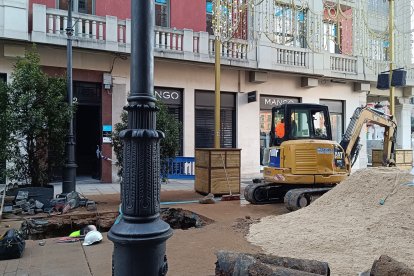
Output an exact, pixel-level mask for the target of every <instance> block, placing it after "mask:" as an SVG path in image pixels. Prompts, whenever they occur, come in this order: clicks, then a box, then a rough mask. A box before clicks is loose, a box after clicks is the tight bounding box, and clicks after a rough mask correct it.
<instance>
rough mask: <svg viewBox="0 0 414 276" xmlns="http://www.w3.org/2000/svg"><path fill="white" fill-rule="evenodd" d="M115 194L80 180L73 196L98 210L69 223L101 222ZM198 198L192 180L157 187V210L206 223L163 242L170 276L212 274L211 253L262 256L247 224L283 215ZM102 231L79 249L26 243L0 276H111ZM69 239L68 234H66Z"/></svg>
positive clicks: (4, 226) (53, 242)
mask: <svg viewBox="0 0 414 276" xmlns="http://www.w3.org/2000/svg"><path fill="white" fill-rule="evenodd" d="M249 182H251V179H250V178H244V179H243V180H242V183H241V187H242V189H243V187H245V186H246V185H247V183H249ZM54 187H55V194H59V193H60V191H61V190H60V189H61V184H60V183H55V184H54ZM119 189H120V184H119V183H109V184H101V183H94V181H93V180H81V181H79V182H78V184H77V191H78V192H79V193H81V194H83V195H84V196H86V197H88V199H92V200H94V201H95V202H96V203H97V210H96V211H94V212H90V211H85V210H77V209H75V210H73V212H70V213H68V214H66V215H67V216H69V217H71V219H72V220H73V221H75V220H76V218H77V217H81V216H82V215H85V214H89V215H92V216H95V217H99V216H100V215H101V216H104V215H105V214H107V213H109V212H111V213H114V214H115V215H116V213H117V210H118V206H119V203H120V200H119V198H120V194H119ZM202 197H203V196H202V195H200V194H198V193H195V192H194V181H193V180H169V182H168V184H162V185H161V208H168V207H170V208H182V209H185V210H188V211H191V212H194V213H195V214H197V215H199V216H202V217H203V218H205V220H206V221H207V223H206V225H205V226H203V227H201V228H194V227H193V228H189V229H187V230H181V229H175V230H174V235H173V237H172V238H170V239H169V240H168V241H167V257H168V264H169V273H168V275H214V269H215V262H216V260H217V258H216V256H215V253H216V252H217V251H218V250H223V249H226V250H234V251H238V252H251V253H257V252H260V249H259V248H258V247H255V246H253V245H251V244H249V243H248V242H247V241H246V239H245V238H244V234H246V229H248V226H249V222H250V221H256V220H259V219H260V218H261V217H263V216H267V215H271V214H282V213H285V212H286V210H285V208H284V206H283V205H281V204H279V205H263V206H257V205H256V206H254V205H250V204H249V203H248V202H246V201H245V200H243V197H242V199H241V200H236V201H220V198H216V203H215V204H199V203H198V200H199V199H200V198H202ZM79 209H80V208H79ZM61 216H65V215H61ZM58 217H59V215H58ZM246 218H248V219H246ZM24 219H27V217H26V218H23V219H19V218H14V219H3V220H2V222H1V223H0V231H2V232H5V231H7V230H8V229H10V228H16V229H19V227H20V225H21V223H22V221H23V220H24ZM44 219H46V220H48V219H51V218H47V217H45V218H44ZM52 220H53V218H52ZM75 230H77V229H75V228H74V229H73V231H75ZM98 230H99V229H98ZM102 232H103V241H102V242H101V243H98V244H95V245H92V246H83V245H82V242H81V241H77V242H73V243H58V240H59V237H53V238H42V239H37V240H27V241H26V249H25V251H24V254H23V256H22V258H20V259H15V260H7V261H0V274H2V275H111V273H112V267H111V260H112V251H113V243H112V242H111V241H109V240H108V239H107V236H106V232H104V231H102ZM50 234H52V233H50ZM69 234H70V232H67V234H66V235H69ZM51 236H53V235H51Z"/></svg>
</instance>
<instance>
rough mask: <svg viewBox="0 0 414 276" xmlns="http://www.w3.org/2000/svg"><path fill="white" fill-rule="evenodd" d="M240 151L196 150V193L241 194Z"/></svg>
mask: <svg viewBox="0 0 414 276" xmlns="http://www.w3.org/2000/svg"><path fill="white" fill-rule="evenodd" d="M240 152H241V150H240V149H196V151H195V183H194V188H195V190H196V192H198V193H201V194H208V193H212V194H214V195H225V194H230V191H231V193H232V194H239V193H240V164H241V162H240Z"/></svg>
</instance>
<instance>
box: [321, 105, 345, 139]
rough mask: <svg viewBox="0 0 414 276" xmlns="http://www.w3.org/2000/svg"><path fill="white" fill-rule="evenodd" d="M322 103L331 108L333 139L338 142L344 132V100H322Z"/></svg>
mask: <svg viewBox="0 0 414 276" xmlns="http://www.w3.org/2000/svg"><path fill="white" fill-rule="evenodd" d="M320 104H323V105H326V106H328V108H329V114H330V119H331V129H332V139H333V140H334V141H337V142H338V143H339V142H340V141H341V140H342V135H343V133H344V102H343V101H336V100H320Z"/></svg>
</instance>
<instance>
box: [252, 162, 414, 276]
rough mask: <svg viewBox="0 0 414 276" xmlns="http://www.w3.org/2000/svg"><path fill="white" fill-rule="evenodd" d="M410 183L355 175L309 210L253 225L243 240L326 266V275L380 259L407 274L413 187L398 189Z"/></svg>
mask: <svg viewBox="0 0 414 276" xmlns="http://www.w3.org/2000/svg"><path fill="white" fill-rule="evenodd" d="M413 178H414V176H413V175H410V174H409V173H408V172H407V171H401V170H399V169H397V168H370V169H364V170H360V171H357V172H355V173H354V174H353V175H351V176H350V177H349V178H347V179H346V180H345V181H343V182H342V183H341V184H339V185H338V186H337V187H335V188H334V189H332V190H331V191H330V192H328V193H326V194H325V195H323V196H322V197H320V198H319V199H317V200H316V201H315V202H314V203H312V204H311V205H310V206H308V207H306V208H304V209H301V210H298V211H296V212H293V213H289V214H286V215H283V216H277V217H276V216H269V217H265V218H263V219H262V220H261V222H260V223H257V224H253V225H252V226H251V228H250V233H249V235H248V240H249V241H250V242H252V243H253V244H255V245H257V246H260V247H261V248H262V249H263V250H264V251H265V253H268V254H274V255H278V256H285V257H294V258H305V259H314V260H319V261H326V262H328V263H329V265H330V266H331V269H332V275H356V274H357V273H358V272H362V271H364V270H366V269H369V268H370V267H371V266H372V263H373V262H374V260H375V259H378V258H379V256H380V255H382V254H385V255H389V256H390V257H392V258H394V259H396V260H397V261H400V262H403V263H406V264H407V265H408V266H409V267H411V268H413V267H414V240H413V239H412V237H413V234H414V225H413V219H414V187H412V186H409V185H404V184H407V183H408V182H411V181H412V179H413ZM380 203H383V205H381V204H380Z"/></svg>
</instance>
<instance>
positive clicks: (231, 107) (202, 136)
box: [195, 91, 236, 148]
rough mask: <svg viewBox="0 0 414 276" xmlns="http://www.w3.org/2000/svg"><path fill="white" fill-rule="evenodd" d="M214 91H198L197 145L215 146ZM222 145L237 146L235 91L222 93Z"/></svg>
mask: <svg viewBox="0 0 414 276" xmlns="http://www.w3.org/2000/svg"><path fill="white" fill-rule="evenodd" d="M214 103H215V100H214V93H213V92H209V91H196V107H195V147H196V148H214V130H215V122H214ZM220 146H221V147H222V148H235V147H236V97H235V94H234V93H225V92H224V93H223V92H222V93H221V109H220Z"/></svg>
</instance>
